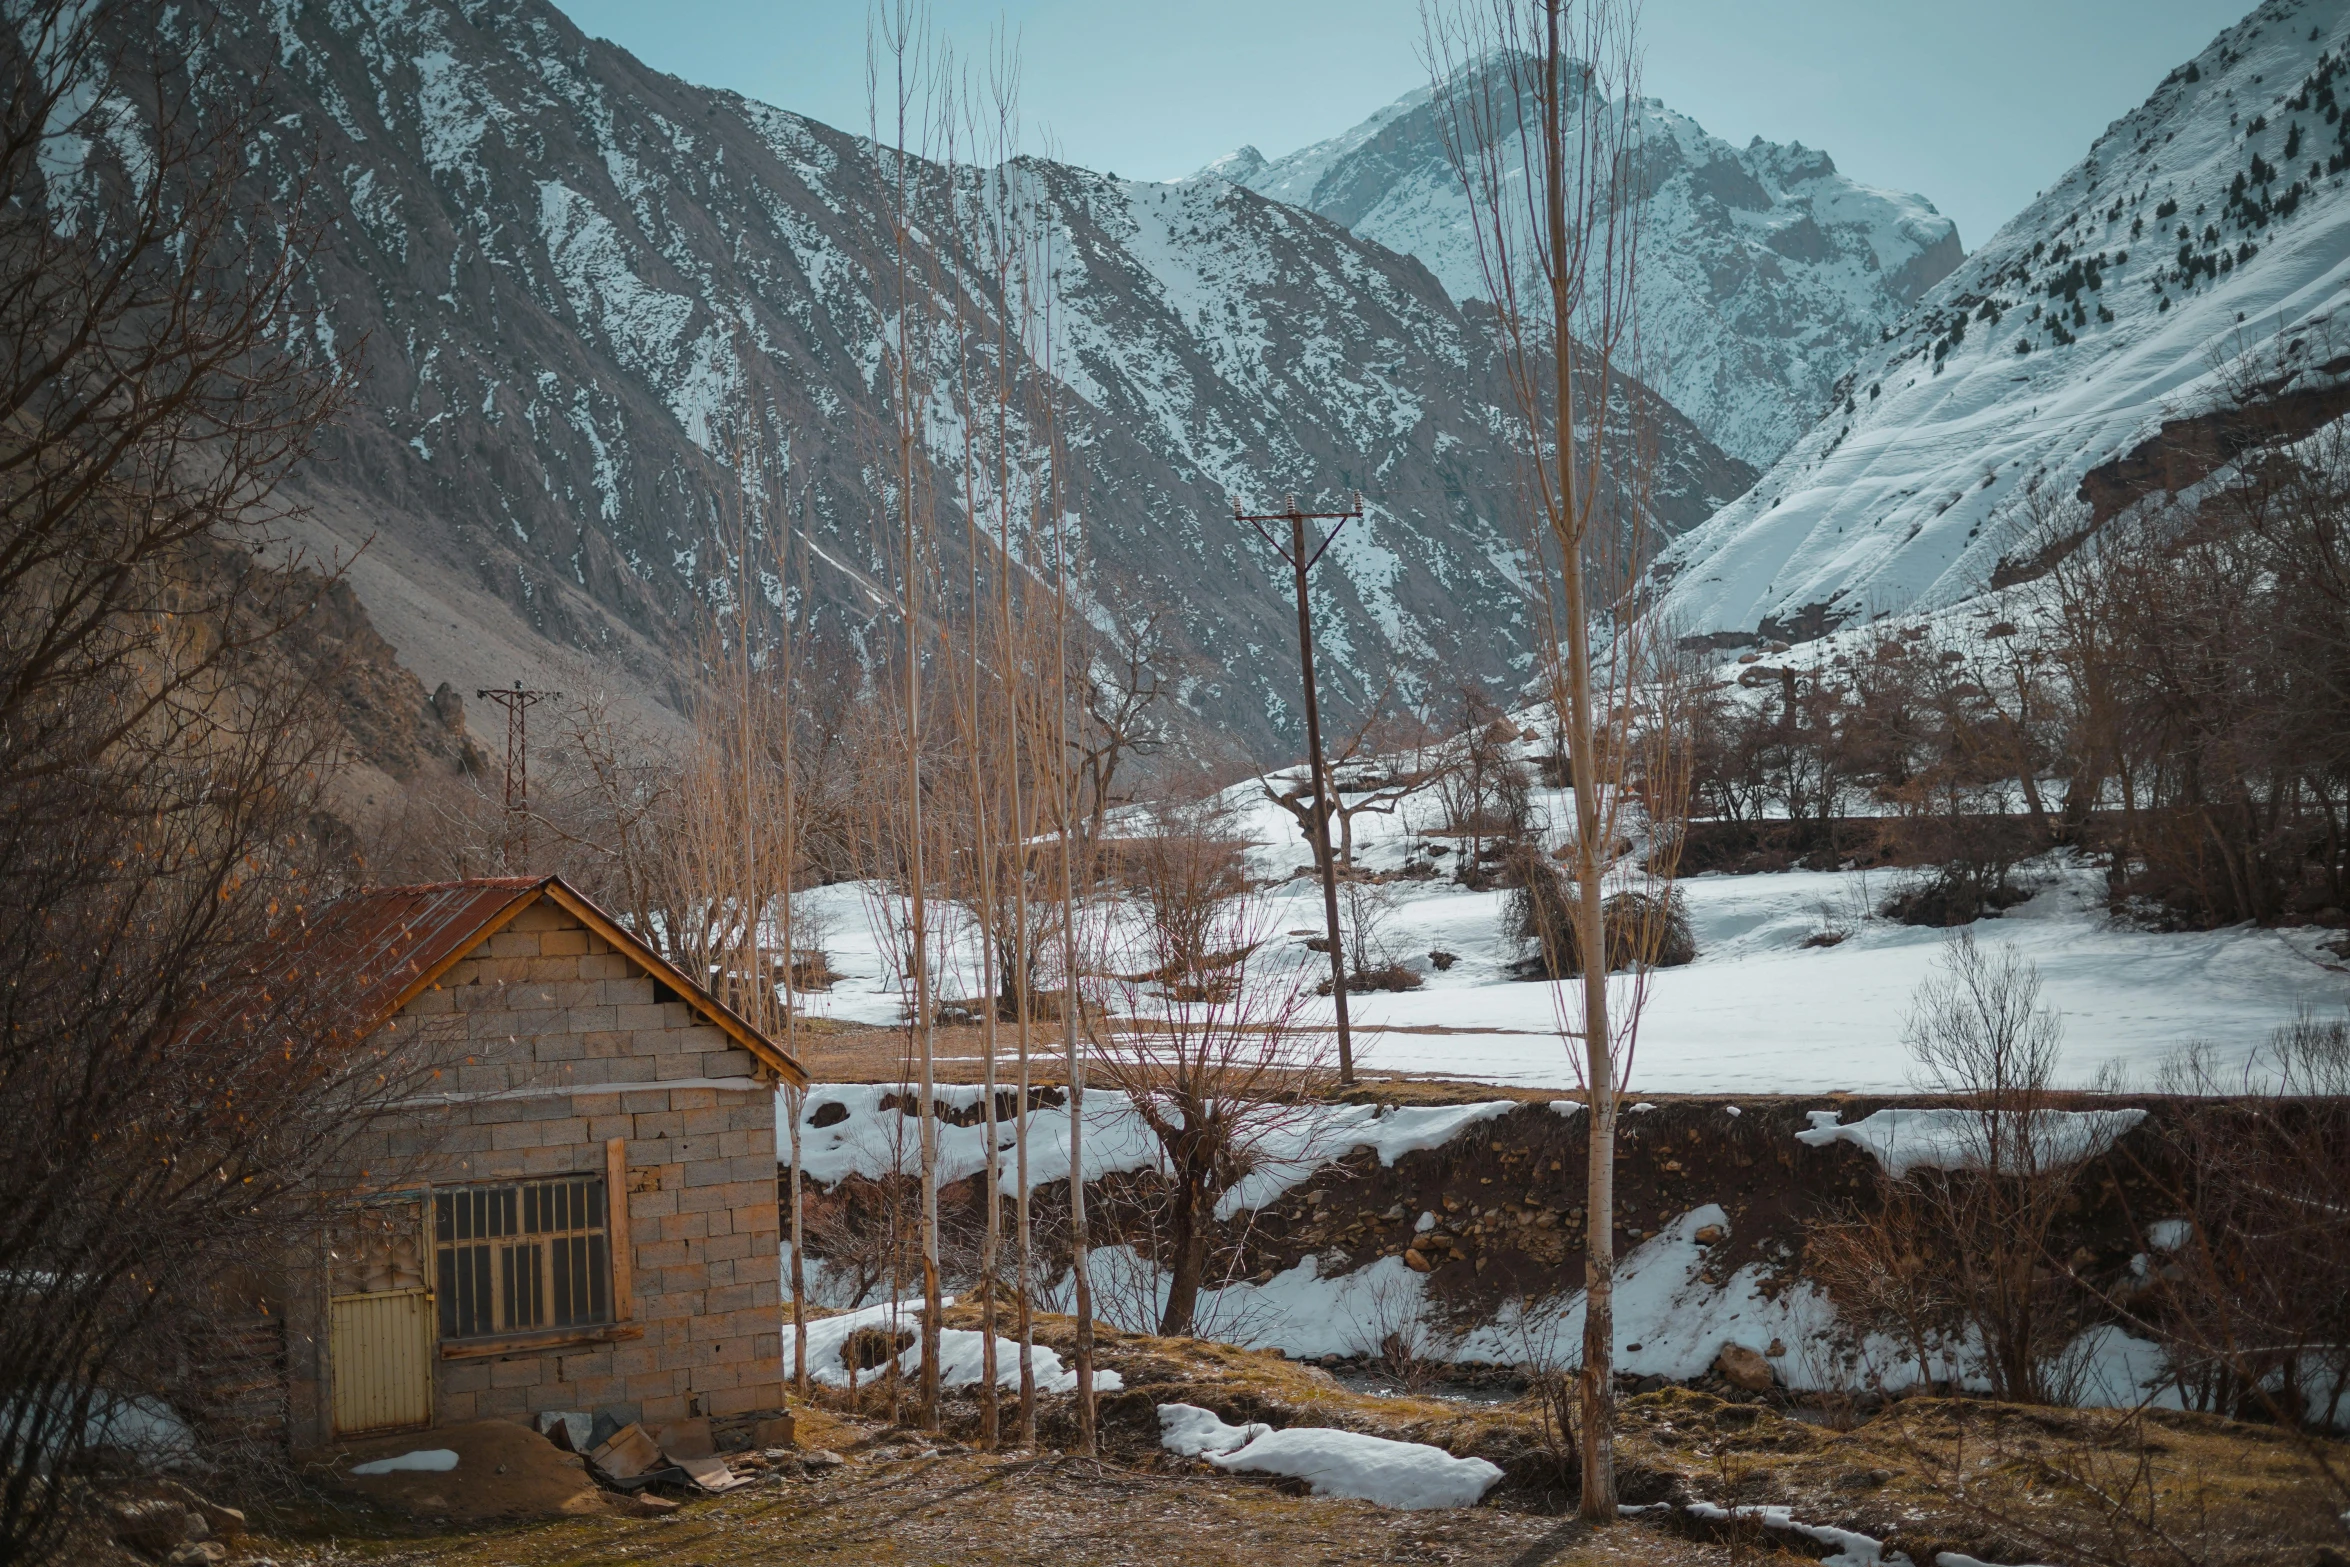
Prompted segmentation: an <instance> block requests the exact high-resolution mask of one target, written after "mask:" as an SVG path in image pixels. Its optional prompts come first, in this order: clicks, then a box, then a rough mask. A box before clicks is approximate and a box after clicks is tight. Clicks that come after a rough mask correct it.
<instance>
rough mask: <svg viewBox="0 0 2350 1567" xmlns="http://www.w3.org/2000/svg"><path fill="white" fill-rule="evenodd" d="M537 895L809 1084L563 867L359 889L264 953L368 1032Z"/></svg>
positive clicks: (291, 979)
mask: <svg viewBox="0 0 2350 1567" xmlns="http://www.w3.org/2000/svg"><path fill="white" fill-rule="evenodd" d="M541 898H545V899H547V900H548V901H549V902H551V903H554V904H556V905H557V906H558V907H560V908H562V909H563V910H564V911H565V912H566V913H568V914H570V915H572V916H573V917H574V918H576V919H577V920H579V922H580V923H581V924H583V925H585V926H587V927H588V929H590V930H592V931H594V932H595V933H596V934H597V935H599V936H601V937H603V938H604V939H605V940H606V941H608V942H610V943H611V944H612V946H613V947H614V948H615V949H617V950H618V951H620V952H623V953H625V954H626V955H627V956H628V958H629V959H630V961H632V962H634V963H635V964H636V965H637V966H638V967H640V968H642V969H644V970H645V972H647V973H648V974H650V975H652V976H653V978H654V979H656V980H658V981H660V982H661V983H662V984H664V985H666V986H668V987H669V988H670V989H671V990H673V991H675V992H676V993H677V996H678V999H679V1000H681V1001H683V1002H684V1003H685V1004H686V1005H687V1006H689V1007H692V1008H693V1009H694V1010H695V1011H696V1012H698V1013H700V1014H701V1016H702V1017H703V1018H704V1019H705V1020H707V1021H708V1022H710V1023H712V1024H714V1025H715V1026H716V1027H717V1028H719V1029H720V1030H721V1031H723V1032H724V1033H725V1034H726V1035H727V1036H728V1037H729V1038H731V1039H733V1040H734V1042H735V1043H736V1044H738V1045H741V1046H742V1047H743V1048H744V1049H745V1050H748V1051H749V1052H750V1053H751V1054H752V1056H753V1057H755V1058H756V1059H757V1060H758V1061H759V1062H760V1063H761V1064H762V1065H764V1066H766V1067H768V1068H769V1069H771V1070H773V1071H774V1072H776V1073H777V1074H778V1075H780V1076H781V1077H783V1078H784V1079H785V1080H787V1081H789V1082H791V1083H793V1084H794V1085H796V1086H799V1087H803V1088H804V1087H806V1086H807V1083H808V1074H807V1072H806V1070H805V1069H804V1068H802V1067H801V1065H800V1064H799V1063H798V1062H797V1061H795V1060H793V1059H792V1058H791V1057H790V1056H788V1055H786V1054H784V1052H783V1050H782V1049H781V1048H780V1047H779V1046H778V1045H777V1044H776V1043H775V1042H774V1041H773V1040H771V1039H769V1038H768V1037H767V1036H766V1035H765V1034H763V1033H761V1032H759V1030H757V1029H756V1028H753V1027H752V1026H751V1025H750V1024H749V1023H747V1022H745V1021H743V1019H742V1018H741V1017H740V1016H738V1015H737V1014H736V1013H735V1011H734V1009H733V1008H731V1007H729V1006H727V1005H726V1004H725V1003H724V1002H722V1001H720V1000H719V999H718V998H717V997H716V996H713V995H711V994H710V992H709V991H708V990H707V989H706V988H705V987H703V986H702V985H700V984H698V983H696V982H695V981H694V980H693V979H691V978H689V977H688V976H687V975H686V973H685V971H684V970H682V969H680V968H678V967H676V966H675V965H674V964H672V963H670V962H669V960H668V959H666V958H664V957H662V956H661V955H660V954H659V953H658V952H655V951H654V950H653V949H652V948H651V947H649V946H647V945H645V943H644V942H643V941H642V940H640V939H639V938H638V937H637V936H636V935H635V934H634V933H632V932H631V931H630V930H629V929H628V928H627V927H626V926H624V925H622V924H621V923H620V922H619V921H617V920H615V919H613V918H612V917H611V916H610V915H608V914H606V913H605V912H604V911H603V910H602V909H599V908H597V907H596V905H595V904H594V903H592V902H590V901H589V900H588V899H587V898H586V897H585V896H583V895H582V894H581V893H579V892H578V891H577V890H576V889H574V888H573V887H572V886H571V885H570V884H568V883H567V882H565V881H564V880H563V878H562V877H560V876H485V877H478V878H475V879H473V880H470V881H445V882H433V883H429V884H427V885H424V886H417V887H375V888H368V889H365V890H362V891H359V892H353V893H350V894H347V895H345V896H344V897H341V898H337V899H336V900H335V901H334V902H332V903H330V904H327V905H326V906H325V907H324V908H322V909H320V910H318V911H317V912H316V913H315V914H314V915H313V916H311V918H310V919H308V920H307V921H306V922H305V923H304V924H302V925H301V926H300V927H298V928H297V929H295V930H293V931H291V932H289V933H287V934H286V935H285V936H283V937H281V938H280V939H279V940H278V941H276V942H273V943H271V944H270V946H269V948H268V949H267V950H266V952H265V954H264V955H263V956H262V959H261V963H262V964H263V965H264V966H266V968H267V969H269V970H273V971H275V972H276V973H277V974H279V975H281V976H282V977H283V978H284V980H285V981H286V982H287V983H290V984H308V985H331V986H333V987H335V992H336V994H335V998H334V999H335V1010H336V1012H337V1013H338V1014H339V1015H340V1016H342V1017H343V1018H345V1019H347V1020H348V1021H349V1025H350V1027H351V1029H352V1032H353V1034H354V1036H355V1037H358V1036H364V1035H366V1034H370V1033H373V1032H374V1031H375V1030H376V1029H378V1028H381V1027H382V1026H383V1025H384V1024H385V1023H386V1022H388V1021H389V1020H390V1019H391V1018H392V1016H393V1015H394V1014H395V1013H397V1012H398V1011H399V1010H400V1009H401V1008H402V1007H404V1006H406V1005H407V1004H408V1003H409V1002H411V1001H413V1000H415V999H416V998H417V997H418V996H420V995H422V994H423V993H424V992H425V990H426V989H428V988H429V987H430V986H431V985H432V984H433V982H434V981H435V980H438V979H439V978H440V977H441V976H442V975H443V974H446V973H447V972H448V971H449V970H450V969H451V968H452V967H454V966H455V965H456V964H457V963H459V962H460V961H462V960H463V959H464V958H465V957H466V955H467V954H469V953H471V952H473V951H474V950H475V949H476V948H478V947H480V946H481V944H482V943H484V942H486V941H488V940H489V939H490V938H491V937H492V936H494V935H496V934H497V933H498V932H499V931H501V930H503V929H505V928H506V926H507V925H508V924H510V923H512V921H513V920H514V918H515V917H516V916H517V915H519V914H520V913H521V912H522V911H523V910H524V909H527V908H529V907H530V906H531V905H532V904H534V903H536V902H538V901H539V899H541Z"/></svg>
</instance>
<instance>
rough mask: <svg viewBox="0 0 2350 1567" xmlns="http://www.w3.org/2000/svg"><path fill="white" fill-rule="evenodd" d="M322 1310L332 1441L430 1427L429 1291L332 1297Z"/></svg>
mask: <svg viewBox="0 0 2350 1567" xmlns="http://www.w3.org/2000/svg"><path fill="white" fill-rule="evenodd" d="M329 1309H330V1310H331V1311H332V1313H333V1319H332V1325H331V1328H330V1330H329V1333H328V1338H327V1351H328V1355H329V1357H330V1365H331V1367H332V1371H331V1374H332V1376H333V1378H334V1408H335V1435H337V1436H355V1435H357V1434H358V1433H360V1432H362V1431H391V1430H397V1429H399V1428H400V1427H403V1426H424V1425H430V1424H432V1357H433V1326H434V1324H433V1297H432V1291H431V1290H428V1289H405V1290H384V1291H379V1292H377V1293H374V1294H367V1295H337V1296H335V1297H334V1298H333V1300H332V1301H331V1302H330V1306H329Z"/></svg>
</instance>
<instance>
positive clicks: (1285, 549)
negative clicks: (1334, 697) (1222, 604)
mask: <svg viewBox="0 0 2350 1567" xmlns="http://www.w3.org/2000/svg"><path fill="white" fill-rule="evenodd" d="M1282 502H1283V509H1282V510H1280V511H1271V512H1253V513H1252V512H1244V511H1242V510H1241V509H1240V501H1239V499H1238V498H1237V497H1235V498H1234V500H1233V502H1232V520H1233V521H1234V522H1245V523H1247V524H1248V525H1249V526H1250V527H1252V528H1254V529H1256V530H1257V536H1258V537H1259V538H1261V539H1263V540H1264V541H1265V542H1266V543H1267V544H1270V545H1272V546H1273V552H1274V553H1275V554H1277V555H1279V556H1280V557H1281V558H1282V559H1283V560H1284V561H1286V562H1288V564H1289V570H1290V574H1291V575H1292V576H1293V577H1294V578H1295V579H1296V583H1297V661H1298V665H1299V669H1300V672H1301V674H1302V676H1303V678H1304V681H1305V689H1306V750H1307V753H1308V760H1309V762H1310V765H1311V766H1312V769H1313V780H1314V817H1313V821H1314V860H1315V863H1316V864H1317V865H1319V866H1320V867H1321V871H1322V915H1323V918H1324V920H1325V921H1326V923H1327V924H1328V926H1329V933H1330V936H1329V939H1330V999H1331V1000H1332V1001H1333V1002H1335V1003H1336V1004H1337V1007H1338V1081H1339V1085H1340V1086H1341V1087H1347V1088H1351V1087H1353V1086H1354V1080H1355V1052H1354V1031H1353V1028H1352V1027H1351V1025H1350V1024H1349V1022H1348V1020H1347V1015H1346V944H1345V942H1344V941H1342V940H1341V939H1340V938H1339V933H1338V864H1337V856H1336V855H1335V854H1333V853H1332V852H1331V848H1330V818H1331V817H1332V816H1333V815H1335V814H1336V810H1337V801H1336V800H1335V799H1334V798H1333V797H1332V795H1331V792H1330V778H1329V769H1328V767H1327V766H1325V765H1324V763H1323V761H1322V706H1321V703H1320V702H1319V701H1318V700H1316V698H1315V695H1314V621H1313V610H1312V608H1311V607H1310V605H1309V603H1308V601H1307V598H1306V573H1308V572H1310V571H1312V570H1313V569H1314V564H1315V562H1317V561H1319V560H1320V559H1321V558H1322V555H1323V552H1324V551H1326V550H1328V549H1329V548H1330V545H1331V543H1332V542H1333V541H1334V540H1336V539H1337V537H1338V534H1339V530H1340V529H1342V528H1344V527H1345V526H1346V525H1347V524H1348V523H1349V522H1352V521H1354V520H1355V519H1356V518H1358V517H1360V516H1362V514H1363V498H1362V496H1361V495H1360V494H1357V495H1356V496H1355V503H1354V509H1353V510H1352V511H1300V510H1299V509H1298V505H1297V497H1296V496H1294V495H1288V496H1284V497H1282ZM1272 522H1286V523H1288V524H1289V543H1288V544H1287V545H1286V546H1284V545H1283V544H1282V542H1281V540H1280V539H1279V538H1277V537H1275V536H1274V534H1273V531H1272V530H1271V529H1270V528H1268V527H1266V524H1267V523H1272ZM1309 522H1313V523H1322V522H1328V523H1333V524H1335V526H1334V527H1332V528H1331V530H1330V531H1329V532H1328V533H1325V534H1322V536H1321V537H1320V538H1319V539H1317V540H1316V541H1315V543H1314V547H1313V549H1312V550H1311V551H1310V552H1309V551H1308V550H1307V548H1306V524H1307V523H1309ZM1315 531H1316V532H1317V533H1319V532H1320V530H1319V529H1318V528H1317V529H1316V530H1315Z"/></svg>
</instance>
